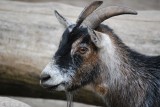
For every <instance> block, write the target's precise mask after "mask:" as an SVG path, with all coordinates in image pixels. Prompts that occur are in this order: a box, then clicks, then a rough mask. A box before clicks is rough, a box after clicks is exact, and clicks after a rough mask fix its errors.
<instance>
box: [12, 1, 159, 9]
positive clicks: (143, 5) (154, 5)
mask: <svg viewBox="0 0 160 107" xmlns="http://www.w3.org/2000/svg"><path fill="white" fill-rule="evenodd" d="M14 1H24V2H34V3H37V2H58V3H64V4H69V5H73V6H79V7H84V6H85V5H86V4H88V3H90V2H92V1H93V0H14ZM103 1H104V4H103V6H110V5H124V6H128V7H132V8H134V9H136V10H159V9H160V0H103Z"/></svg>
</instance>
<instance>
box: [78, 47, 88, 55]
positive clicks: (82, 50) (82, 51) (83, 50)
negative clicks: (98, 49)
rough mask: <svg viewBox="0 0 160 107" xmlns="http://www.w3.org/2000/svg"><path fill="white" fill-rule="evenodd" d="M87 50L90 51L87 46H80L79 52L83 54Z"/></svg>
mask: <svg viewBox="0 0 160 107" xmlns="http://www.w3.org/2000/svg"><path fill="white" fill-rule="evenodd" d="M87 51H88V49H87V48H86V47H80V48H79V52H80V53H81V54H85V53H86V52H87Z"/></svg>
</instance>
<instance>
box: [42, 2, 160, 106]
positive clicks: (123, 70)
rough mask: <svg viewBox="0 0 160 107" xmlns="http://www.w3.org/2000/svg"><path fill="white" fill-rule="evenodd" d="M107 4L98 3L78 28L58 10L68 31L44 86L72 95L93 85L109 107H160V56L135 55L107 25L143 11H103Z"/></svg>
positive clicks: (113, 8)
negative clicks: (123, 15) (111, 21)
mask: <svg viewBox="0 0 160 107" xmlns="http://www.w3.org/2000/svg"><path fill="white" fill-rule="evenodd" d="M101 4H102V1H94V2H92V3H91V4H90V5H89V6H87V7H86V8H85V9H84V10H83V11H82V13H81V14H80V16H79V18H78V20H77V22H76V24H73V23H71V22H70V21H69V20H68V19H66V18H64V17H63V16H62V15H60V14H59V13H58V12H57V11H55V15H56V17H57V19H58V20H59V22H60V23H62V24H63V25H65V26H66V30H65V31H64V33H63V35H62V39H61V41H60V44H59V47H58V50H57V51H56V53H55V55H54V57H53V59H52V61H51V62H50V63H49V64H48V65H47V66H46V67H45V69H44V70H43V71H42V73H41V85H42V86H43V87H45V88H47V89H50V90H57V91H68V92H72V91H75V90H77V89H80V88H82V87H84V86H89V87H91V88H92V90H93V91H94V92H96V93H98V94H99V95H100V96H101V97H102V99H104V101H105V103H106V105H107V107H160V56H147V55H143V54H140V53H138V52H136V51H134V50H132V49H131V48H129V47H128V46H126V45H125V44H124V43H123V42H122V40H121V39H120V38H119V37H118V36H117V35H116V34H115V33H114V31H113V30H112V29H110V28H109V27H108V26H107V25H103V24H101V22H103V21H104V20H106V19H108V18H110V17H113V16H117V15H122V14H133V15H135V14H137V12H135V11H134V10H132V9H129V8H126V7H119V6H111V7H107V8H100V9H97V8H98V7H99V6H100V5H101Z"/></svg>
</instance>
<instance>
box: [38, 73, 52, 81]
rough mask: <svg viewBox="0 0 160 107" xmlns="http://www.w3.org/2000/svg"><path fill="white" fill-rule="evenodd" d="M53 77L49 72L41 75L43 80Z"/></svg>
mask: <svg viewBox="0 0 160 107" xmlns="http://www.w3.org/2000/svg"><path fill="white" fill-rule="evenodd" d="M50 78H51V76H50V75H49V74H42V75H41V76H40V79H41V81H42V82H43V81H47V80H48V79H50Z"/></svg>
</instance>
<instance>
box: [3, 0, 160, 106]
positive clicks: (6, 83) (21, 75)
mask: <svg viewBox="0 0 160 107" xmlns="http://www.w3.org/2000/svg"><path fill="white" fill-rule="evenodd" d="M92 1H93V0H0V97H5V96H7V97H10V98H13V99H16V100H19V101H22V102H24V103H26V104H28V105H30V106H32V107H65V106H66V102H65V100H66V96H65V93H63V92H53V93H51V92H48V91H46V90H45V89H43V88H42V87H40V85H39V75H40V73H41V71H42V70H43V68H44V67H45V65H46V64H47V63H48V62H49V60H50V59H51V58H52V56H53V54H54V52H55V51H56V49H57V46H58V44H59V40H60V37H61V35H62V33H63V31H64V29H63V27H62V26H61V25H60V24H59V23H58V21H57V19H56V18H55V16H54V14H53V10H55V9H56V10H58V11H59V12H60V13H62V14H63V15H64V16H65V17H67V18H69V19H71V20H72V21H75V20H76V19H77V16H78V15H79V14H80V12H81V11H82V9H83V8H84V7H85V6H86V5H87V4H89V3H90V2H92ZM110 5H120V6H127V7H130V8H133V9H135V10H137V11H138V13H139V14H138V15H137V16H129V15H127V16H118V17H115V18H113V19H112V18H111V19H110V20H107V21H105V22H104V23H105V24H107V25H109V26H110V27H111V28H112V29H114V31H115V33H116V34H118V35H119V36H120V38H121V39H122V40H123V41H124V42H125V43H126V44H127V45H128V46H130V47H131V48H133V49H135V50H137V51H138V52H141V53H144V54H147V55H160V0H104V3H103V5H102V7H106V6H110ZM74 101H75V102H79V103H75V105H74V106H75V107H82V106H83V107H95V106H103V105H104V104H103V102H102V101H101V99H100V98H99V97H97V96H96V95H94V93H92V92H90V91H87V90H85V89H82V90H80V91H78V94H75V96H74ZM0 102H1V101H0ZM80 103H81V104H80ZM82 103H83V104H82ZM0 104H1V103H0ZM88 104H89V105H88ZM91 105H93V106H91ZM94 105H95V106H94Z"/></svg>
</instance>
